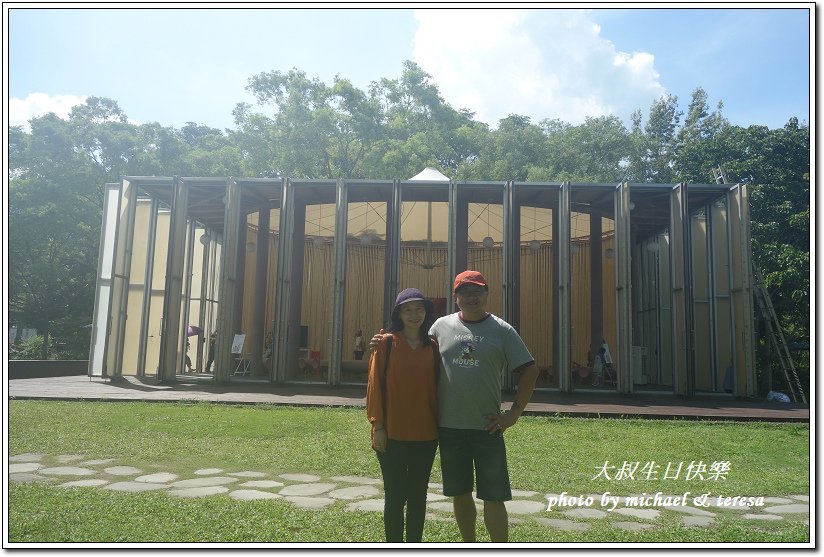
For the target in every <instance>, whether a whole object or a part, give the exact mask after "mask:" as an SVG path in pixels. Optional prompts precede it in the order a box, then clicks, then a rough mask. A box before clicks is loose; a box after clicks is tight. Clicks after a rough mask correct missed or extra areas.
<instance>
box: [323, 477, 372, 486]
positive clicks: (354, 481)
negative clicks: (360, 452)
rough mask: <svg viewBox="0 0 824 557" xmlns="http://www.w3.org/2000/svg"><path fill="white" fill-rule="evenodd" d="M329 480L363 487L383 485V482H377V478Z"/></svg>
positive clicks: (337, 478) (332, 478)
mask: <svg viewBox="0 0 824 557" xmlns="http://www.w3.org/2000/svg"><path fill="white" fill-rule="evenodd" d="M329 479H330V480H334V481H336V482H346V483H350V484H363V485H380V484H382V483H383V481H381V480H379V479H378V478H364V477H362V476H332V477H331V478H329Z"/></svg>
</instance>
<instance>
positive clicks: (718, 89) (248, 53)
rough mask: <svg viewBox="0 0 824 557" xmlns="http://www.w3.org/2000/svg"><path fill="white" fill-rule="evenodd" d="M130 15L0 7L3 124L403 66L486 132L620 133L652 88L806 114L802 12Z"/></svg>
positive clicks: (187, 118)
mask: <svg viewBox="0 0 824 557" xmlns="http://www.w3.org/2000/svg"><path fill="white" fill-rule="evenodd" d="M135 5H136V6H138V8H137V9H123V8H119V7H117V5H116V4H103V5H97V4H84V5H83V6H85V7H84V8H63V7H54V6H56V5H55V4H49V5H48V6H49V7H46V8H43V7H39V6H38V5H37V4H18V5H11V7H9V5H8V4H7V5H6V6H4V7H5V8H6V15H7V17H8V35H7V41H8V42H7V48H8V63H7V64H8V65H7V67H6V75H7V76H8V96H7V101H8V109H9V121H10V123H11V124H13V125H17V124H24V123H25V122H26V121H28V119H29V118H31V117H33V116H38V115H40V114H43V113H45V112H55V113H56V114H58V115H60V116H62V117H65V116H67V115H68V112H69V110H70V108H71V106H72V105H73V104H77V103H79V102H82V101H83V99H84V98H86V97H88V96H98V97H108V98H111V99H114V100H115V101H117V102H118V104H119V105H120V107H121V108H122V109H123V111H124V112H125V113H126V114H127V115H128V116H129V118H130V119H131V120H132V121H134V122H137V123H147V122H159V123H160V124H162V125H164V126H173V127H176V128H180V127H182V126H183V125H185V123H186V122H195V123H197V124H202V125H207V126H212V127H216V128H220V129H226V128H233V127H234V123H233V121H232V109H233V108H234V106H235V104H236V103H238V102H250V103H254V100H253V98H252V97H251V96H250V95H249V94H248V92H246V91H245V86H246V84H247V82H248V79H249V78H250V77H252V76H253V75H256V74H258V73H261V72H265V71H273V70H280V71H288V70H289V69H291V68H297V69H299V70H302V71H304V72H305V73H306V74H307V75H308V76H309V77H310V78H311V77H317V78H319V79H320V80H321V81H324V82H325V83H327V84H331V83H332V80H333V78H334V76H335V75H336V74H337V75H340V76H341V77H344V78H347V79H350V80H351V81H352V82H353V83H354V84H355V86H357V87H359V88H361V89H363V90H367V88H368V86H369V83H370V82H372V81H376V80H379V79H381V78H383V77H387V78H397V77H400V75H401V72H402V64H403V61H404V60H413V61H415V62H417V63H418V64H419V65H420V66H421V67H422V68H423V69H424V70H425V71H427V72H428V73H429V74H430V75H432V81H433V82H434V83H435V84H436V85H437V86H438V87H439V89H440V91H441V95H442V96H443V97H444V99H445V100H446V101H447V102H448V103H449V104H450V105H452V106H453V107H454V108H456V109H460V108H468V109H470V110H472V111H473V112H475V113H476V118H477V119H479V120H482V121H484V122H487V123H488V124H490V125H491V126H492V127H496V125H497V122H498V120H499V119H500V118H504V117H506V116H507V115H509V114H512V113H515V114H522V115H526V116H529V117H530V118H532V121H533V122H536V123H537V122H538V121H540V120H542V119H544V118H558V119H561V120H563V121H565V122H569V123H573V124H576V123H580V122H581V121H583V119H584V118H585V117H587V116H600V115H603V114H616V115H618V116H619V117H621V118H622V119H623V120H624V121H625V122H627V123H629V115H630V114H631V112H632V111H633V110H634V109H638V108H640V109H641V110H642V112H643V114H644V116H645V117H646V115H647V111H648V109H649V106H650V104H651V103H652V101H653V100H654V99H656V98H659V97H661V96H662V95H664V94H671V95H677V96H678V100H679V106H680V108H681V110H683V111H686V109H687V106H688V104H689V100H690V96H691V93H692V91H693V90H694V89H695V88H696V87H699V86H701V87H703V88H704V89H705V90H706V91H707V93H708V95H709V102H710V105H711V107H712V108H715V105H716V104H717V102H718V101H719V100H722V101H723V103H724V108H723V113H724V115H725V116H726V117H727V118H728V119H729V120H730V121H731V122H732V123H734V124H738V125H744V126H746V125H750V124H761V125H766V126H769V127H770V128H777V127H781V126H783V125H784V124H785V123H786V122H787V120H788V119H789V118H790V117H791V116H796V117H798V118H799V120H802V121H807V122H809V120H810V92H811V90H810V87H811V81H810V77H811V76H810V71H811V67H810V56H811V50H810V49H811V46H814V45H811V44H810V37H811V36H814V35H811V29H810V25H811V23H810V17H811V11H810V9H811V8H812V7H813V4H812V3H807V4H785V5H782V6H789V7H781V8H777V7H774V8H765V7H764V6H765V5H759V4H753V6H754V7H752V8H751V7H748V5H747V4H733V5H731V6H733V7H732V8H731V9H697V8H687V9H680V8H679V9H676V8H671V7H667V5H666V4H661V5H658V6H661V7H657V8H653V9H647V8H643V9H642V8H631V9H600V8H599V9H569V10H561V9H535V8H534V6H535V4H532V5H526V7H527V8H529V9H526V10H510V9H487V8H484V9H455V10H445V9H435V10H418V9H398V8H394V7H391V6H392V5H385V6H387V7H386V8H380V9H379V8H368V9H363V8H346V7H345V6H346V5H345V4H342V5H340V6H344V7H341V8H336V9H328V8H326V9H308V8H300V9H261V8H258V7H255V8H246V9H216V8H208V9H206V8H194V7H190V6H194V5H191V4H188V5H183V6H186V7H185V8H175V9H155V8H152V9H150V8H148V7H140V6H141V5H140V4H131V6H135ZM17 6H20V7H17ZM61 6H66V5H65V4H64V5H61ZM101 6H102V7H101ZM224 6H225V5H224ZM482 6H483V5H482ZM600 6H605V4H600ZM704 6H705V5H704ZM766 6H777V5H766Z"/></svg>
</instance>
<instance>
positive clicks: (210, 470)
mask: <svg viewBox="0 0 824 557" xmlns="http://www.w3.org/2000/svg"><path fill="white" fill-rule="evenodd" d="M221 472H223V468H202V469H200V470H195V474H196V475H198V476H208V475H210V474H220V473H221Z"/></svg>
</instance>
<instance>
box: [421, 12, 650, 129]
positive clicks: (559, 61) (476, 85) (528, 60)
mask: <svg viewBox="0 0 824 557" xmlns="http://www.w3.org/2000/svg"><path fill="white" fill-rule="evenodd" d="M415 18H416V19H417V21H418V30H417V33H416V35H415V40H414V52H413V58H414V60H415V62H416V63H418V64H419V65H420V66H421V68H423V70H424V71H426V72H427V73H429V74H430V75H431V76H432V78H433V80H434V82H435V83H436V84H437V86H438V89H439V90H440V92H441V94H442V95H443V97H444V99H445V100H446V101H447V102H448V103H449V104H450V105H452V106H453V107H454V108H456V109H461V108H467V109H469V110H471V111H473V112H475V118H476V119H478V120H480V121H483V122H486V123H488V124H489V125H490V126H493V127H495V126H497V124H498V120H500V119H501V118H505V117H506V116H508V115H510V114H520V115H525V116H529V117H530V118H531V119H532V121H533V122H535V123H537V122H539V121H540V120H542V119H544V118H558V119H560V120H562V121H564V122H568V123H571V124H577V123H580V122H583V120H584V118H586V117H587V116H602V115H605V114H615V115H617V116H619V117H620V118H622V119H623V120H624V121H628V119H629V115H630V114H631V113H632V111H633V110H635V109H638V108H640V109H641V110H646V109H647V108H649V106H650V104H651V103H652V101H653V100H654V99H656V98H659V97H661V96H662V95H664V94H665V93H666V91H665V89H664V87H663V86H662V85H661V84H660V82H659V81H658V78H659V75H658V73H657V72H656V71H655V65H654V62H655V57H654V56H653V55H652V54H651V53H647V52H633V53H627V52H620V51H618V50H617V49H616V48H615V45H613V44H612V43H611V42H610V41H608V40H607V39H605V38H603V37H601V36H600V32H601V30H600V27H599V26H598V25H597V24H595V23H594V22H593V21H592V20H591V19H590V18H589V14H588V12H587V11H585V10H560V9H545V10H498V9H496V10H491V9H490V10H487V9H478V10H415Z"/></svg>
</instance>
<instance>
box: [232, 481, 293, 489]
mask: <svg viewBox="0 0 824 557" xmlns="http://www.w3.org/2000/svg"><path fill="white" fill-rule="evenodd" d="M240 486H241V487H260V488H263V489H267V488H268V489H271V488H273V487H282V486H283V482H276V481H275V480H251V481H248V482H243V483H242V484H240Z"/></svg>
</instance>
